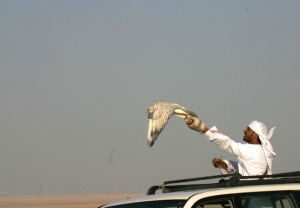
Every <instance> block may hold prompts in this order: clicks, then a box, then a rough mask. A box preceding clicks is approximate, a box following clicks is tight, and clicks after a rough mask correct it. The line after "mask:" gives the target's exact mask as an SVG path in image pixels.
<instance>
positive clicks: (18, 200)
mask: <svg viewBox="0 0 300 208" xmlns="http://www.w3.org/2000/svg"><path fill="white" fill-rule="evenodd" d="M134 196H141V194H85V195H42V196H39V197H37V196H0V208H29V207H30V208H58V207H60V208H79V207H83V208H96V207H99V206H100V205H103V204H107V203H109V202H112V201H117V200H120V199H126V198H131V197H134Z"/></svg>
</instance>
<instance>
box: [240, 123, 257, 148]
mask: <svg viewBox="0 0 300 208" xmlns="http://www.w3.org/2000/svg"><path fill="white" fill-rule="evenodd" d="M255 136H257V135H256V133H255V132H254V131H253V130H252V129H251V128H250V127H249V126H247V128H246V129H245V130H244V137H243V140H244V141H245V142H248V143H249V144H252V143H253V142H254V140H257V139H256V138H255Z"/></svg>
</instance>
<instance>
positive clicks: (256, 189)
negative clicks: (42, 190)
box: [100, 172, 300, 208]
mask: <svg viewBox="0 0 300 208" xmlns="http://www.w3.org/2000/svg"><path fill="white" fill-rule="evenodd" d="M217 178H221V180H219V182H217V183H206V184H187V183H188V182H191V181H197V180H204V181H207V180H209V179H217ZM226 178H228V180H226ZM178 183H181V185H178ZM182 183H183V184H182ZM169 184H177V185H169ZM158 189H161V190H162V193H160V194H155V193H156V191H157V190H158ZM100 207H101V208H108V207H110V208H129V207H130V208H140V207H141V208H154V207H155V208H227V207H228V208H235V207H244V208H250V207H251V208H252V207H255V208H256V207H259V208H262V207H268V208H269V207H276V208H277V207H280V208H293V207H300V172H291V173H282V174H274V175H268V176H255V177H254V176H249V177H242V176H240V175H221V176H210V177H201V178H192V179H183V180H176V181H166V182H164V183H163V184H162V185H161V186H153V187H150V189H149V190H148V193H147V196H142V197H135V198H131V199H125V200H121V201H117V202H113V203H110V204H106V205H103V206H100Z"/></svg>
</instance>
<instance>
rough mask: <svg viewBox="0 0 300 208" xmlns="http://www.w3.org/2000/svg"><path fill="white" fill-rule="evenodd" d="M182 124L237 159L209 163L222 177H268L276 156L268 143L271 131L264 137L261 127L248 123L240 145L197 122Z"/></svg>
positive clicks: (264, 126)
mask: <svg viewBox="0 0 300 208" xmlns="http://www.w3.org/2000/svg"><path fill="white" fill-rule="evenodd" d="M186 124H187V125H188V127H189V128H191V129H193V130H196V131H199V132H200V133H201V134H204V135H205V136H206V138H207V139H208V140H209V141H211V142H213V143H215V144H216V145H218V146H219V147H220V148H222V149H224V150H226V151H228V152H230V153H232V154H234V155H235V156H236V157H237V161H231V160H222V159H221V158H214V159H213V161H212V163H213V166H214V167H216V168H220V170H221V172H222V174H228V173H233V172H238V173H240V174H241V175H243V176H252V175H266V174H268V175H271V174H272V162H273V158H274V157H275V155H276V154H275V152H274V151H273V147H272V145H271V143H270V141H269V139H270V138H271V137H272V135H273V132H274V129H275V127H274V128H272V129H271V130H270V132H269V133H267V127H266V125H265V124H263V123H261V122H259V121H252V122H251V123H250V124H249V125H248V126H247V128H246V129H245V130H244V138H243V140H244V141H245V142H246V144H242V143H238V142H235V141H233V140H232V139H230V138H229V137H228V136H226V135H224V134H222V133H220V132H219V131H218V129H217V128H216V127H215V126H214V127H212V128H208V127H206V126H205V124H204V123H203V122H202V121H201V120H199V119H198V118H192V119H187V120H186Z"/></svg>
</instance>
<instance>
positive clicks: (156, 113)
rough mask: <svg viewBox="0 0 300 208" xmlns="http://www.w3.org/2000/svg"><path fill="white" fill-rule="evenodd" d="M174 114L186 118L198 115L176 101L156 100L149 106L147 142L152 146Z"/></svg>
mask: <svg viewBox="0 0 300 208" xmlns="http://www.w3.org/2000/svg"><path fill="white" fill-rule="evenodd" d="M172 115H175V116H177V117H180V118H183V119H186V118H188V117H189V116H193V117H198V116H197V114H196V113H194V112H193V111H190V110H187V109H186V108H185V107H183V106H181V105H178V104H176V103H169V102H164V101H156V102H154V104H153V105H152V106H150V107H149V108H148V122H149V123H148V135H147V136H148V137H147V142H148V145H149V146H150V147H152V145H153V144H154V142H155V140H156V139H157V137H158V136H159V134H160V133H161V132H162V130H163V129H164V128H165V126H166V125H167V123H168V121H169V119H170V118H171V116H172Z"/></svg>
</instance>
